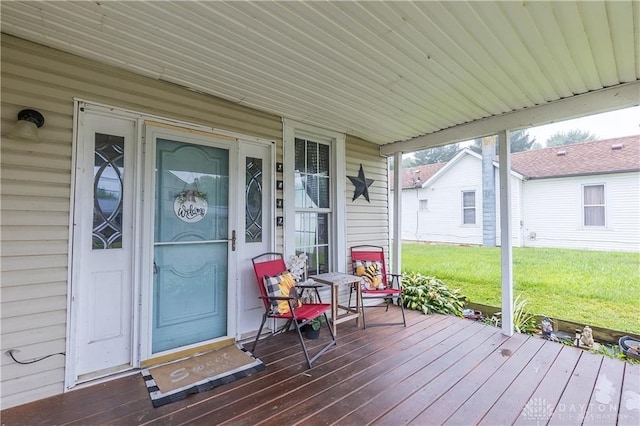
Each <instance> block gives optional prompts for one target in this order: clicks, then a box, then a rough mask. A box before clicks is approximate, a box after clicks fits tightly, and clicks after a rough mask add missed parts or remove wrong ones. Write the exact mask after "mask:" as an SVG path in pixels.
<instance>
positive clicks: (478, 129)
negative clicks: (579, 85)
mask: <svg viewBox="0 0 640 426" xmlns="http://www.w3.org/2000/svg"><path fill="white" fill-rule="evenodd" d="M637 105H640V80H638V81H634V82H631V83H625V84H620V85H617V86H612V87H608V88H605V89H600V90H596V91H593V92H589V93H584V94H581V95H575V96H571V97H569V98H564V99H559V100H557V101H552V102H549V103H546V104H544V105H537V106H534V107H531V108H526V109H520V110H517V111H512V112H508V113H505V114H501V115H497V116H492V117H487V118H483V119H480V120H476V121H472V122H470V123H466V124H460V125H458V126H454V127H450V128H448V129H443V130H440V131H437V132H434V133H430V134H428V135H423V136H418V137H415V138H412V139H409V140H406V141H399V142H393V143H390V144H386V145H382V146H381V147H380V154H381V155H383V156H389V155H393V154H395V153H396V152H402V153H409V152H415V151H420V150H421V149H426V148H432V147H434V146H441V145H447V144H450V143H455V142H462V141H466V140H470V139H476V138H480V137H484V136H489V135H495V134H497V133H498V132H500V131H502V130H505V129H507V130H510V131H511V130H518V129H524V128H528V127H533V126H541V125H543V124H549V123H555V122H558V121H564V120H569V119H572V118H577V117H584V116H585V115H591V114H598V113H602V112H607V111H613V110H616V109H621V108H628V107H632V106H637Z"/></svg>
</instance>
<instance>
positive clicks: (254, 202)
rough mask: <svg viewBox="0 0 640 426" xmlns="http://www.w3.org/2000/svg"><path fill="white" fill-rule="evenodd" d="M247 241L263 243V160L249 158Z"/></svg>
mask: <svg viewBox="0 0 640 426" xmlns="http://www.w3.org/2000/svg"><path fill="white" fill-rule="evenodd" d="M246 166H247V183H246V188H245V197H246V206H247V207H246V208H247V211H246V212H245V241H246V242H247V243H259V242H262V159H261V158H249V157H247V163H246Z"/></svg>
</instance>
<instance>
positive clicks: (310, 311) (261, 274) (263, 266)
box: [251, 253, 337, 368]
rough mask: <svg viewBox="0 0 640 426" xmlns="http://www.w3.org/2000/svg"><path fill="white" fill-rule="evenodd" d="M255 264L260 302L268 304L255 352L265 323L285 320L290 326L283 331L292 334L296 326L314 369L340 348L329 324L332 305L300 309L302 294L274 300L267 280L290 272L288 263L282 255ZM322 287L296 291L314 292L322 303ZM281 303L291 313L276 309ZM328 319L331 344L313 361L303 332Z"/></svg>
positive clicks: (267, 255)
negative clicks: (331, 350)
mask: <svg viewBox="0 0 640 426" xmlns="http://www.w3.org/2000/svg"><path fill="white" fill-rule="evenodd" d="M251 261H252V262H253V269H254V271H255V273H256V280H257V284H258V289H259V290H260V299H262V302H263V303H264V309H265V311H264V314H263V315H262V323H261V324H260V329H259V330H258V334H257V335H256V340H255V341H254V342H253V348H252V349H251V352H254V351H255V348H256V344H257V343H258V340H259V339H260V334H261V333H262V329H263V327H264V324H265V322H267V319H268V318H274V319H284V320H287V323H286V324H285V325H284V326H283V327H282V328H281V329H280V330H281V331H284V330H288V329H289V327H290V326H291V324H294V325H295V328H296V332H297V334H298V339H299V340H300V345H302V350H303V352H304V356H305V358H306V359H307V364H308V365H309V368H311V364H312V363H313V362H314V361H315V360H316V359H317V358H318V357H319V356H320V355H322V354H323V353H325V352H326V351H327V350H329V348H330V347H331V346H334V345H337V342H336V337H335V336H334V334H333V330H332V329H331V327H330V326H329V320H328V318H327V311H328V310H330V309H331V304H328V303H304V304H302V305H300V306H297V298H298V294H296V295H295V296H290V297H289V296H288V297H281V296H280V297H277V296H270V295H269V292H268V291H267V285H268V284H265V282H266V281H265V280H266V279H267V281H268V278H269V277H277V276H279V275H280V274H282V273H283V272H287V266H286V264H285V262H284V258H283V257H282V254H280V253H263V254H261V255H258V256H256V257H254V258H253V259H251ZM318 287H320V285H298V286H296V287H294V291H296V289H297V290H299V291H304V290H307V289H308V290H310V291H314V292H315V295H316V297H317V299H316V300H318V301H319V302H320V293H318ZM281 302H286V303H287V305H288V308H289V309H288V312H285V313H280V312H278V311H277V310H276V309H275V308H276V306H277V305H279V304H280V303H281ZM319 316H324V323H325V324H326V326H327V329H328V330H329V333H330V334H331V341H330V342H329V343H328V344H327V345H325V346H324V347H322V348H321V349H320V351H319V352H317V353H316V354H315V355H314V356H313V357H309V351H308V350H307V346H306V345H305V343H304V339H303V337H302V332H301V328H302V327H303V326H304V325H306V324H308V323H309V322H311V321H312V320H313V319H315V318H317V317H319Z"/></svg>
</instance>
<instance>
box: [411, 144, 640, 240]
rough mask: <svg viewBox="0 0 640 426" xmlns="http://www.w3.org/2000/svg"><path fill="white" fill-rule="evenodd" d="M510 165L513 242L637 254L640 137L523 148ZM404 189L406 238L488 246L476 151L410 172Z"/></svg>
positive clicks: (639, 196)
mask: <svg viewBox="0 0 640 426" xmlns="http://www.w3.org/2000/svg"><path fill="white" fill-rule="evenodd" d="M511 165H512V173H511V179H512V180H511V189H512V198H511V209H512V218H513V221H512V223H513V245H514V246H519V247H558V248H575V249H592V250H620V251H640V136H629V137H623V138H616V139H607V140H600V141H595V142H585V143H579V144H574V145H566V146H561V147H555V148H545V149H540V150H533V151H525V152H518V153H514V154H513V155H512V157H511ZM494 168H495V169H496V170H495V171H494V175H495V179H496V180H495V182H496V192H497V193H496V211H499V194H498V193H499V187H500V185H499V182H498V171H497V168H498V165H497V163H496V162H494ZM402 186H403V188H404V189H403V194H402V212H403V214H402V238H403V239H404V240H409V241H430V242H445V243H454V244H478V245H481V244H482V243H483V233H482V225H483V214H482V196H483V188H482V160H481V156H480V155H479V154H476V153H475V152H473V151H470V150H468V149H466V150H464V151H461V152H460V153H458V154H457V155H456V156H455V157H454V158H453V159H452V160H450V161H449V162H448V163H438V164H429V165H426V166H418V167H413V168H409V169H405V170H403V182H402ZM497 216H499V215H497ZM496 223H497V225H496V230H497V242H498V244H499V242H500V237H499V232H500V225H499V217H498V218H497V219H496Z"/></svg>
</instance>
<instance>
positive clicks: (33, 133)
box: [9, 109, 44, 142]
mask: <svg viewBox="0 0 640 426" xmlns="http://www.w3.org/2000/svg"><path fill="white" fill-rule="evenodd" d="M43 124H44V117H43V116H42V114H40V113H39V112H38V111H36V110H34V109H23V110H22V111H20V112H19V113H18V122H17V123H16V127H15V129H14V130H13V132H12V133H11V134H10V135H9V137H10V138H12V139H16V140H22V141H25V142H40V138H38V128H40V127H42V125H43Z"/></svg>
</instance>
